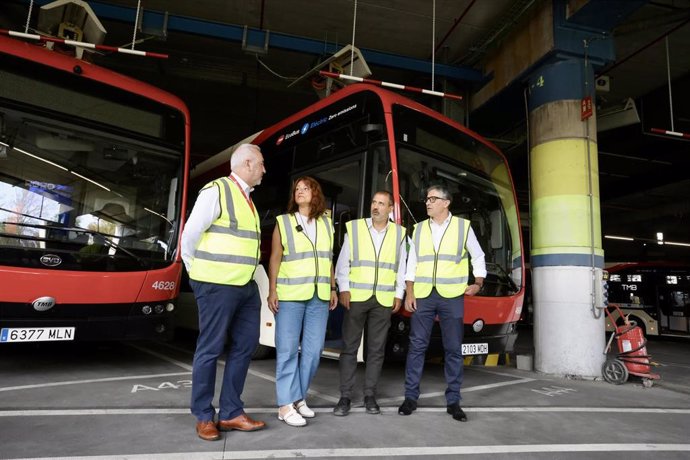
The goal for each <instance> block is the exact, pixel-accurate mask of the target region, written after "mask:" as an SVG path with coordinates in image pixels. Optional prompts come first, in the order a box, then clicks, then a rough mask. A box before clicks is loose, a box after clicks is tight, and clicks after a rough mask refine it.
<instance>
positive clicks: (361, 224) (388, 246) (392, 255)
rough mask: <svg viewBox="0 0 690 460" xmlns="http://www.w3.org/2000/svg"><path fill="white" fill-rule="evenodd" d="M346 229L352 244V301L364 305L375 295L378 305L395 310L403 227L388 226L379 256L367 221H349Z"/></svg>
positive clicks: (389, 224)
mask: <svg viewBox="0 0 690 460" xmlns="http://www.w3.org/2000/svg"><path fill="white" fill-rule="evenodd" d="M345 227H346V229H347V235H348V242H349V244H350V300H351V301H353V302H364V301H365V300H368V299H370V298H371V296H372V295H374V293H376V300H377V301H378V303H379V304H381V305H382V306H384V307H392V306H393V300H394V299H395V283H396V280H397V268H398V264H399V263H400V245H401V243H402V239H403V228H402V227H401V226H400V225H397V224H394V223H392V222H390V223H388V227H387V228H386V234H385V235H384V237H383V241H382V242H381V248H380V249H379V252H378V254H376V247H375V246H374V239H373V237H372V236H371V232H370V231H369V226H368V225H367V221H366V219H357V220H355V221H350V222H348V223H347V224H345ZM393 229H394V230H395V231H392V230H393Z"/></svg>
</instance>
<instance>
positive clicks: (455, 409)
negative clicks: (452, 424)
mask: <svg viewBox="0 0 690 460" xmlns="http://www.w3.org/2000/svg"><path fill="white" fill-rule="evenodd" d="M446 412H448V413H449V414H450V415H452V416H453V418H454V419H455V420H458V421H460V422H466V421H467V415H465V411H463V410H462V408H461V407H460V403H454V404H449V405H448V408H447V409H446Z"/></svg>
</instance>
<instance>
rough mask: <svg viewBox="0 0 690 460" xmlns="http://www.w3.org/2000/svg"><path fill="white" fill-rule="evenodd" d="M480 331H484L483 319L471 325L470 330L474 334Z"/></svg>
mask: <svg viewBox="0 0 690 460" xmlns="http://www.w3.org/2000/svg"><path fill="white" fill-rule="evenodd" d="M482 329H484V320H483V319H478V320H476V321H475V322H474V323H472V330H473V331H474V332H480V331H481V330H482Z"/></svg>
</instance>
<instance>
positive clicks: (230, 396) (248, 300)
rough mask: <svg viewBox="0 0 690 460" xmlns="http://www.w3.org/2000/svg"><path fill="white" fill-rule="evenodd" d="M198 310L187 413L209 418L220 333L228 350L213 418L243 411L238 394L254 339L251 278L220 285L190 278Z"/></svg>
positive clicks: (255, 302)
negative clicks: (196, 335)
mask: <svg viewBox="0 0 690 460" xmlns="http://www.w3.org/2000/svg"><path fill="white" fill-rule="evenodd" d="M190 284H191V285H192V289H193V290H194V296H195V297H196V303H197V306H198V308H199V338H198V339H197V342H196V351H195V353H194V364H193V368H192V401H191V410H192V414H194V416H195V417H196V418H197V420H199V421H207V420H214V416H215V413H216V410H215V408H214V407H213V396H214V393H215V386H216V367H217V361H218V358H219V357H220V355H221V354H222V353H223V348H224V346H225V340H226V337H228V336H229V338H230V340H229V348H228V351H227V353H226V355H225V371H224V373H223V382H222V388H221V391H220V400H219V406H220V407H219V411H218V418H219V420H228V419H231V418H234V417H237V416H238V415H241V414H242V413H243V412H244V403H243V402H242V399H240V396H241V395H242V390H243V389H244V381H245V379H246V378H247V371H248V370H249V363H250V361H251V358H252V354H253V353H254V350H255V349H256V346H257V344H258V343H259V323H260V317H261V298H260V297H259V288H258V286H257V285H256V283H255V282H254V281H250V282H249V283H247V284H246V285H244V286H226V285H222V284H213V283H204V282H199V281H194V280H190Z"/></svg>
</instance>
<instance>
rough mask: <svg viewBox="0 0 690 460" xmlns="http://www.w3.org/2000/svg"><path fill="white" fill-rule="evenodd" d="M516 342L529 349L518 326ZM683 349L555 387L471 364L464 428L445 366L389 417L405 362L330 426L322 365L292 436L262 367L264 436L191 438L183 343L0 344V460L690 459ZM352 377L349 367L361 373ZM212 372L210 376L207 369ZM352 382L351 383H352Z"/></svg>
mask: <svg viewBox="0 0 690 460" xmlns="http://www.w3.org/2000/svg"><path fill="white" fill-rule="evenodd" d="M519 340H520V344H519V347H521V348H522V350H523V351H527V350H529V349H530V347H531V343H530V331H529V330H527V331H522V333H521V338H520V339H519ZM688 345H690V342H688V341H687V340H681V341H664V340H654V341H651V342H650V343H649V345H648V348H649V350H650V352H651V353H652V354H653V356H654V359H655V361H659V362H660V363H662V366H661V367H660V368H658V372H659V373H660V374H661V375H662V377H663V380H661V381H660V382H658V383H656V384H655V385H654V387H652V388H649V389H647V388H644V387H643V386H642V385H641V383H640V382H639V381H634V380H632V381H629V382H628V383H626V384H624V385H619V386H616V385H610V384H608V383H605V382H603V381H584V380H570V379H562V378H554V377H551V376H548V375H542V374H538V373H535V372H528V371H521V370H518V369H516V368H515V366H514V364H513V365H510V364H509V365H506V366H499V367H484V366H469V367H467V368H466V372H465V382H464V384H463V398H464V400H463V407H464V408H465V411H466V413H467V415H468V417H469V422H468V423H460V422H456V421H454V420H453V419H452V418H451V417H450V416H449V415H448V414H446V412H445V400H444V397H443V394H444V389H445V385H444V378H443V368H442V365H441V364H439V363H438V362H434V361H430V362H428V363H427V366H426V369H425V373H424V378H423V381H422V393H423V394H422V397H421V398H420V400H419V403H420V408H419V409H418V410H417V412H415V413H414V414H413V415H411V416H409V417H402V416H399V415H398V414H397V407H398V405H399V404H400V403H401V401H402V399H403V398H402V392H403V388H402V386H403V373H404V366H403V365H402V364H401V363H387V364H386V365H385V368H384V372H383V376H382V380H381V384H380V388H379V398H378V400H379V403H380V404H381V406H382V413H381V414H380V415H368V414H366V413H365V412H364V410H363V408H362V407H361V406H362V402H361V395H360V396H358V397H357V398H356V399H355V401H354V403H355V406H356V407H355V408H354V409H353V411H352V413H351V414H350V415H349V416H347V417H335V416H333V415H332V408H333V405H334V404H335V402H336V401H337V400H338V398H339V392H338V363H337V362H336V361H331V360H322V364H321V367H320V369H319V372H318V374H317V376H316V379H315V382H314V384H313V385H312V390H313V392H312V395H311V398H310V399H309V405H310V406H311V407H312V408H314V409H315V410H316V412H317V416H316V418H314V419H312V420H310V421H309V425H308V426H307V427H305V428H292V427H289V426H287V425H285V424H284V423H283V422H280V421H279V420H278V419H277V418H276V409H275V407H274V406H275V388H274V375H275V373H274V368H275V361H274V360H272V359H268V360H263V361H254V362H253V363H252V366H251V368H250V371H249V375H248V377H247V383H246V386H245V392H244V395H243V399H244V401H245V405H246V411H247V412H248V413H249V414H251V415H252V417H255V418H257V419H260V420H264V421H266V422H267V424H268V427H267V429H265V430H262V431H258V432H252V433H243V432H229V433H224V434H223V438H222V440H220V441H217V442H205V441H202V440H200V439H199V438H197V436H196V433H195V431H194V423H195V420H194V418H193V417H192V415H191V414H190V413H189V409H188V401H189V397H190V385H191V380H190V379H191V363H192V351H193V348H194V342H193V340H192V338H191V337H189V336H184V335H182V336H180V337H178V338H177V339H176V340H175V341H174V342H172V343H154V342H141V343H129V344H125V343H111V344H74V343H71V344H65V343H50V344H41V345H40V346H37V345H26V344H24V345H22V346H18V345H16V344H5V345H3V346H2V347H0V458H2V459H17V458H51V459H54V458H72V459H74V458H80V459H81V458H83V459H98V460H109V459H137V460H138V459H212V458H218V459H221V458H222V459H234V458H296V457H309V458H353V457H366V458H381V459H383V458H408V459H412V458H429V459H432V458H439V457H442V456H446V457H445V458H456V457H459V456H462V458H466V457H469V458H473V459H475V458H482V459H484V458H485V459H489V458H491V459H496V458H499V459H508V458H510V459H515V458H519V459H527V458H535V459H544V460H546V459H554V458H564V459H575V458H587V459H611V458H620V459H623V458H626V459H646V458H650V457H651V456H652V455H653V456H654V458H655V459H687V458H690V443H689V442H688V440H687V432H688V431H687V427H688V426H690V379H689V378H688V376H689V375H690V353H688V351H689V350H690V348H689V346H688ZM360 370H361V369H360ZM219 375H220V373H219ZM360 382H361V379H360Z"/></svg>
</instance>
